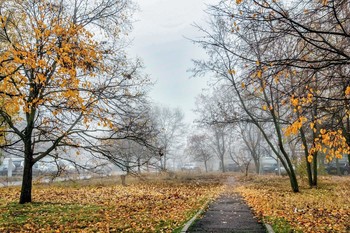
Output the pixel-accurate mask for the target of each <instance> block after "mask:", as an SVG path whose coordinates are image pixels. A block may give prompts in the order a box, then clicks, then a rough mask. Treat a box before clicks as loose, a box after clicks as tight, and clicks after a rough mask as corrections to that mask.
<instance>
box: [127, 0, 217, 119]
mask: <svg viewBox="0 0 350 233" xmlns="http://www.w3.org/2000/svg"><path fill="white" fill-rule="evenodd" d="M135 1H136V3H137V4H138V5H139V7H140V11H139V12H136V14H135V16H134V19H135V20H136V22H135V23H134V30H133V32H132V34H131V37H132V38H134V41H133V44H132V46H131V48H130V52H129V53H130V55H131V56H137V57H139V58H141V59H142V60H143V62H144V65H145V72H146V73H147V74H149V75H150V77H151V79H152V80H156V84H155V86H154V87H153V90H152V91H151V93H150V96H151V98H152V99H153V101H154V102H155V103H159V104H162V105H165V106H170V107H180V108H181V109H182V110H183V111H184V113H185V120H186V122H187V123H191V122H193V120H194V117H195V115H194V113H193V112H192V109H194V107H195V104H194V103H195V97H196V96H197V95H198V94H199V93H200V92H201V90H202V89H203V88H205V87H206V83H207V81H208V79H207V78H191V79H190V78H189V77H190V76H191V73H189V72H186V70H188V69H189V68H192V67H193V64H192V62H191V59H193V58H200V57H201V56H204V52H203V51H202V50H201V49H200V48H199V47H198V46H196V45H194V44H192V42H190V41H189V40H187V39H186V38H184V37H188V38H196V37H198V36H199V35H200V34H199V32H198V30H197V29H196V28H194V27H193V26H191V24H193V23H194V22H196V23H198V24H204V23H205V20H207V18H208V17H207V16H206V14H205V13H204V10H205V9H206V4H214V3H216V2H218V0H135Z"/></svg>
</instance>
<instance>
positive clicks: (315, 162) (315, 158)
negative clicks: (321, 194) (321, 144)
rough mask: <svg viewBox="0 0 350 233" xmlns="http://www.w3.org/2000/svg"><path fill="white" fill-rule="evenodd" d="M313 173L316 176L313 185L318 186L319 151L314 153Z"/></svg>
mask: <svg viewBox="0 0 350 233" xmlns="http://www.w3.org/2000/svg"><path fill="white" fill-rule="evenodd" d="M313 159H314V160H313V174H314V177H313V181H312V186H313V187H317V175H318V173H317V152H316V153H315V154H314V156H313Z"/></svg>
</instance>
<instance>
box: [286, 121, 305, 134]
mask: <svg viewBox="0 0 350 233" xmlns="http://www.w3.org/2000/svg"><path fill="white" fill-rule="evenodd" d="M305 122H307V118H306V117H299V119H297V120H296V121H294V122H293V123H292V124H291V125H290V126H288V127H287V128H285V129H284V134H285V135H286V136H291V135H297V134H298V132H299V130H300V128H301V127H302V126H303V124H304V123H305Z"/></svg>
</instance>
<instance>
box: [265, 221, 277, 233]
mask: <svg viewBox="0 0 350 233" xmlns="http://www.w3.org/2000/svg"><path fill="white" fill-rule="evenodd" d="M264 225H265V228H266V231H267V232H268V233H275V231H274V230H273V229H272V226H271V225H270V224H267V223H264Z"/></svg>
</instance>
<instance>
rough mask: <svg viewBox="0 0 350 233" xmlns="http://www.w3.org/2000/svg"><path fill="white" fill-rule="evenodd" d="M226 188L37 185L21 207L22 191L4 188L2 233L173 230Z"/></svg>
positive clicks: (0, 218) (0, 214)
mask: <svg viewBox="0 0 350 233" xmlns="http://www.w3.org/2000/svg"><path fill="white" fill-rule="evenodd" d="M221 190H222V187H221V186H220V185H214V184H209V185H208V184H205V185H203V184H195V183H194V184H172V185H170V184H165V183H157V184H133V185H130V186H128V187H124V186H121V185H108V186H83V187H73V186H68V187H60V186H36V187H35V188H34V191H33V199H34V200H36V201H40V203H33V204H26V205H18V204H17V203H16V202H17V198H18V193H19V191H20V190H19V188H2V189H1V193H0V203H1V204H0V231H1V232H4V231H5V232H8V231H10V232H63V231H64V232H172V231H173V230H174V229H175V228H177V227H179V226H181V225H182V224H183V223H184V222H185V221H186V220H188V218H189V217H190V216H192V215H193V214H194V213H195V212H196V211H197V210H198V209H200V207H201V206H202V205H203V203H205V202H206V201H207V200H208V199H211V198H214V197H215V196H216V195H218V193H219V192H220V191H221Z"/></svg>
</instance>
